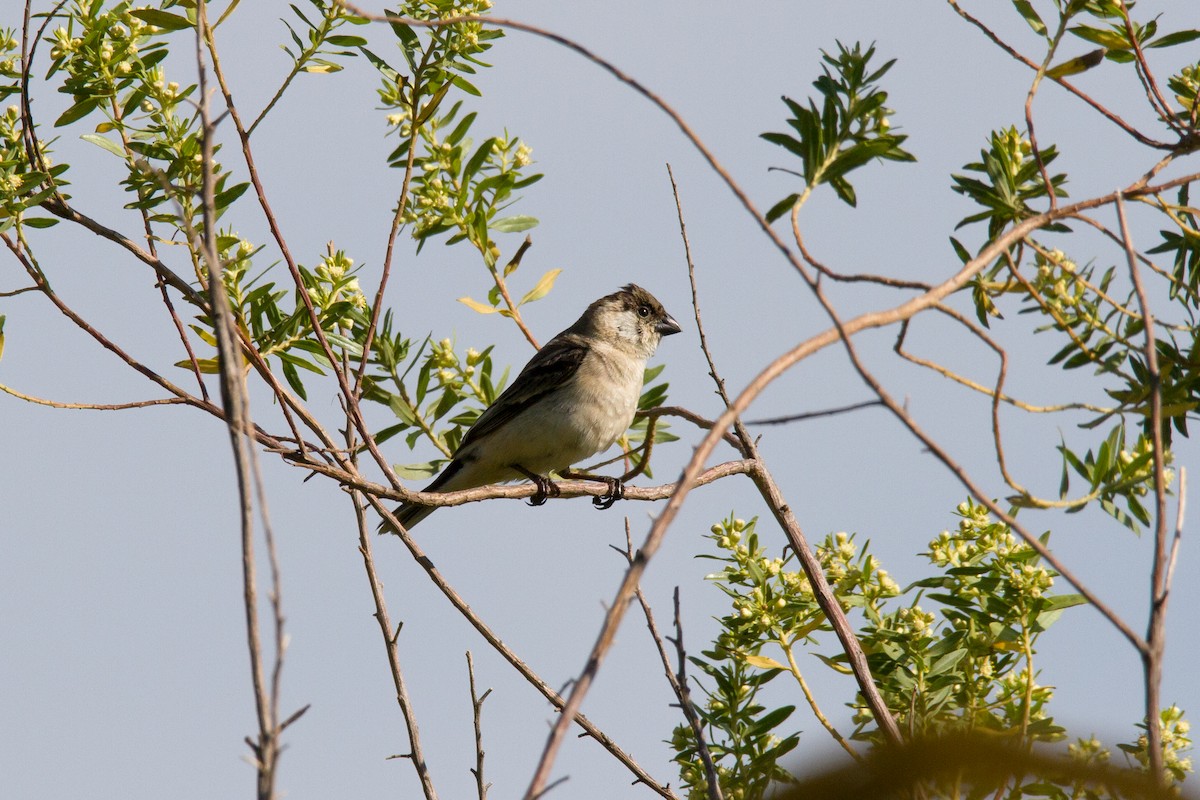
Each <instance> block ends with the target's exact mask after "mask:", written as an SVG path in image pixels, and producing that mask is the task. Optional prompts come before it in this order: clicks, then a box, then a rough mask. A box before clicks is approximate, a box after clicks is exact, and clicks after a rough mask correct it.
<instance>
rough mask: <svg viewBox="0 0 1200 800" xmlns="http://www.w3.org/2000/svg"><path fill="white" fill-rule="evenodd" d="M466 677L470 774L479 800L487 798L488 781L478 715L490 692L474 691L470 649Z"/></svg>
mask: <svg viewBox="0 0 1200 800" xmlns="http://www.w3.org/2000/svg"><path fill="white" fill-rule="evenodd" d="M467 677H468V678H469V680H470V683H471V717H472V720H473V721H474V725H475V767H474V769H472V770H471V774H472V775H474V776H475V791H476V796H477V797H478V798H479V800H487V793H488V789H489V788H491V784H490V783H485V782H484V780H483V726H482V723H481V721H480V717H481V714H482V711H483V701H484V700H487V699H488V695H490V694H491V693H492V690H491V689H488V690H487V691H486V692H484V693H483V694H482V695H481V694H479V693H478V692H477V691H475V662H474V661H473V660H472V659H471V651H470V650H468V651H467Z"/></svg>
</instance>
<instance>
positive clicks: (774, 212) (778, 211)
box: [767, 194, 800, 222]
mask: <svg viewBox="0 0 1200 800" xmlns="http://www.w3.org/2000/svg"><path fill="white" fill-rule="evenodd" d="M799 199H800V195H798V194H789V195H788V196H787V197H785V198H783V199H782V200H780V201H779V202H778V203H776V204H775V205H773V206H771V209H770V210H769V211H768V212H767V222H774V221H775V220H777V219H779V218H780V217H782V216H784V215H785V214H787V213H789V212H791V210H792V206H794V205H795V204H796V201H797V200H799Z"/></svg>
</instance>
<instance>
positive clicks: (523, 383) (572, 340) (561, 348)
mask: <svg viewBox="0 0 1200 800" xmlns="http://www.w3.org/2000/svg"><path fill="white" fill-rule="evenodd" d="M589 349H590V348H589V347H588V345H587V343H586V342H584V341H583V340H582V339H580V338H579V337H576V336H572V335H569V334H568V335H566V336H563V335H559V336H556V337H554V338H553V339H551V340H550V341H549V342H547V343H546V346H545V347H543V348H542V349H541V350H539V351H538V352H537V354H536V355H534V357H533V358H531V359H529V363H528V364H526V365H525V368H524V369H522V370H521V373H520V374H519V375H517V379H516V380H514V381H513V382H512V384H510V385H509V387H508V388H507V389H505V390H504V391H503V392H501V393H500V396H499V397H497V398H496V402H494V403H492V404H491V405H490V406H488V407H487V409H486V410H485V411H484V412H483V413H482V414H480V415H479V419H477V420H476V421H475V424H474V425H472V426H471V429H470V430H469V431H467V435H466V436H465V437H463V441H462V444H461V445H459V448H458V449H459V451H460V452H462V451H464V450H465V449H466V448H467V447H468V446H469V445H470V444H472V443H473V442H477V441H480V440H482V439H483V438H484V437H486V436H487V435H488V434H490V433H491V432H493V431H495V430H496V429H497V428H499V427H501V426H503V425H505V424H507V423H508V422H509V421H511V420H512V419H513V418H514V417H516V416H517V415H519V414H521V413H522V412H524V411H525V410H526V409H528V408H529V407H530V406H532V405H534V404H535V403H537V402H538V401H539V400H541V399H542V398H544V397H546V395H549V394H551V393H553V392H556V391H558V390H559V389H560V388H562V387H563V385H564V384H566V383H567V382H568V381H570V380H571V378H572V377H573V376H574V375H575V373H576V372H577V371H578V370H579V365H580V364H582V363H583V359H584V358H585V357H586V356H587V353H588V350H589Z"/></svg>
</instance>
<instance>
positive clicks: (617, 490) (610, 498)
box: [562, 470, 625, 511]
mask: <svg viewBox="0 0 1200 800" xmlns="http://www.w3.org/2000/svg"><path fill="white" fill-rule="evenodd" d="M562 476H563V477H564V478H567V479H573V480H578V481H594V482H596V483H603V484H604V485H605V486H606V487H608V490H607V491H606V492H605V493H604V494H601V495H596V496H595V497H593V498H592V505H593V506H595V507H596V508H598V509H600V510H601V511H603V510H604V509H606V508H612V507H613V503H615V502H617V501H618V500H623V499H625V483H624V481H622V480H621V479H620V478H611V477H609V476H608V475H588V474H587V473H585V472H576V471H575V470H566V471H564V472H563V473H562Z"/></svg>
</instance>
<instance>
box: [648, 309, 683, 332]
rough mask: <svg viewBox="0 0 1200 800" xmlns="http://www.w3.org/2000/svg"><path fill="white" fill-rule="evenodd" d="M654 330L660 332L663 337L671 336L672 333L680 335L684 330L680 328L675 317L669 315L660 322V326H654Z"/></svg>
mask: <svg viewBox="0 0 1200 800" xmlns="http://www.w3.org/2000/svg"><path fill="white" fill-rule="evenodd" d="M654 330H656V331H658V333H659V334H660V335H661V336H670V335H671V334H672V333H679V332H680V331H681V330H683V329H682V328H680V327H679V323H678V322H676V321H675V318H674V317H672V316H671V315H670V314H667V315H666V316H665V317H663V318H662V319H660V320H659V321H658V324H657V325H655V326H654Z"/></svg>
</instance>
